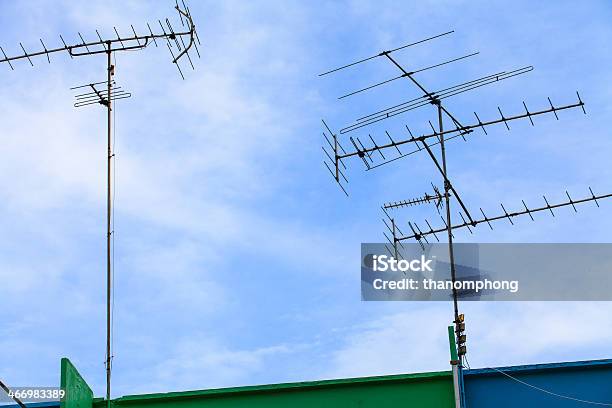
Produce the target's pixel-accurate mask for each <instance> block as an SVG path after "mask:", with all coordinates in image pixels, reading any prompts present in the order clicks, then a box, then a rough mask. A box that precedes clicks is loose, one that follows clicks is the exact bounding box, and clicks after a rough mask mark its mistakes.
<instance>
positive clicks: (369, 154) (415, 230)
mask: <svg viewBox="0 0 612 408" xmlns="http://www.w3.org/2000/svg"><path fill="white" fill-rule="evenodd" d="M453 32H454V31H448V32H444V33H441V34H438V35H434V36H431V37H428V38H425V39H422V40H420V41H416V42H413V43H410V44H406V45H403V46H401V47H398V48H394V49H391V50H387V51H382V52H380V53H378V54H376V55H373V56H370V57H367V58H364V59H361V60H358V61H355V62H352V63H349V64H346V65H343V66H341V67H338V68H335V69H332V70H329V71H327V72H324V73H322V74H320V75H319V76H325V75H329V74H332V73H336V72H338V71H341V70H344V69H347V68H352V67H354V66H356V65H359V64H362V63H366V62H370V61H372V60H375V59H381V58H382V59H384V60H387V61H388V62H390V63H391V64H392V65H393V66H394V67H395V68H397V69H399V71H400V73H401V74H400V75H399V76H395V77H392V78H389V79H386V80H384V81H381V82H378V83H375V84H372V85H369V86H366V87H364V88H361V89H358V90H355V91H352V92H349V93H347V94H345V95H342V96H340V97H339V98H338V99H344V98H348V97H351V96H354V95H356V94H360V93H362V92H365V91H368V90H371V89H373V88H376V87H379V86H383V85H386V84H389V83H390V82H394V81H396V80H399V79H407V80H408V81H410V82H411V83H412V84H413V85H414V86H415V87H416V88H417V89H418V90H419V92H420V93H421V94H422V95H421V96H419V97H417V98H413V99H410V100H408V101H404V102H400V103H396V104H394V105H392V106H389V107H386V108H383V109H380V110H378V111H376V112H373V113H371V114H368V115H365V116H362V117H360V118H358V119H357V120H356V121H355V122H353V123H351V124H348V125H346V126H345V127H343V128H341V129H340V131H339V134H340V135H345V134H350V133H352V132H356V131H358V130H359V131H365V128H366V127H368V126H371V125H373V124H377V123H379V122H382V121H385V120H388V119H390V118H394V117H396V116H399V115H401V114H404V113H406V112H409V111H412V110H414V109H417V108H420V107H423V106H427V105H432V106H434V107H435V109H436V113H437V118H436V119H437V126H434V125H433V124H432V123H431V122H430V123H429V125H430V127H431V133H424V134H421V135H418V136H415V135H414V134H413V133H412V131H411V130H410V128H409V127H408V126H405V127H406V131H407V136H406V137H400V138H398V137H397V136H396V137H395V138H394V137H393V136H392V135H391V133H390V132H389V131H384V137H383V140H382V141H381V140H378V141H377V140H376V139H375V138H374V137H372V135H371V134H369V133H366V136H365V137H367V139H369V140H367V139H365V138H364V140H366V141H365V143H364V142H362V141H361V139H360V138H359V137H358V136H352V135H348V142H349V143H350V146H351V147H349V148H347V149H345V148H344V147H343V146H342V144H341V143H340V140H339V139H340V137H339V135H338V134H337V133H336V132H334V131H332V129H331V128H330V126H328V124H327V123H326V122H325V121H323V125H324V130H323V137H324V139H325V141H326V143H327V145H324V146H323V152H324V153H325V160H324V161H323V163H324V164H325V166H326V167H327V169H328V170H329V172H330V173H331V175H332V177H333V178H334V180H335V182H336V183H337V184H338V186H339V187H340V188H341V189H342V191H343V192H344V194H346V195H347V196H348V192H347V189H346V188H345V187H346V185H347V183H348V178H347V177H346V175H345V172H346V171H347V166H346V164H345V161H347V160H348V159H350V158H353V157H358V158H359V159H360V160H361V161H362V162H363V164H364V165H365V168H366V171H370V170H373V169H375V168H378V167H380V166H383V165H386V164H389V163H391V162H394V161H396V160H398V159H401V158H403V157H406V156H409V155H412V154H415V153H418V152H422V151H424V152H426V153H427V155H428V156H429V157H430V158H431V161H432V162H433V164H434V166H435V167H436V169H437V171H438V173H439V174H440V176H441V178H442V182H443V188H442V191H440V189H439V188H438V187H436V186H435V185H433V184H432V187H433V192H427V193H425V195H424V196H420V197H416V198H412V199H408V200H402V201H399V202H392V203H387V204H384V205H383V207H382V209H383V211H384V214H385V216H386V219H384V218H383V222H384V224H385V226H386V227H387V229H388V230H389V233H390V234H391V237H389V236H388V235H387V234H386V233H384V235H385V237H386V238H387V240H388V241H389V243H390V244H391V246H392V247H391V248H390V247H387V250H388V251H389V253H390V254H391V256H394V257H395V258H399V257H401V250H400V247H403V245H402V242H403V241H406V240H408V239H415V240H416V241H418V242H419V243H420V244H421V246H422V247H423V248H424V245H423V241H425V242H428V241H427V237H428V236H429V235H433V236H434V238H435V239H436V240H437V241H438V242H439V241H440V240H439V238H438V236H437V235H436V234H437V233H445V234H446V235H447V241H448V252H449V259H450V274H451V280H452V283H453V293H452V294H453V309H454V324H455V338H456V345H457V355H458V361H455V362H452V363H453V371H455V369H457V370H458V375H457V378H459V379H460V378H461V369H462V367H463V363H464V357H465V354H466V352H467V349H466V347H465V342H466V336H465V334H464V332H465V323H464V315H463V314H460V313H459V304H458V293H457V290H456V289H455V282H456V281H457V276H456V271H455V260H454V251H453V240H454V235H453V230H454V229H460V228H467V229H468V230H469V231H470V233H471V232H472V228H475V227H476V226H477V225H479V224H481V223H485V222H486V223H487V224H488V225H489V227H490V228H491V229H492V228H493V227H492V225H491V222H492V221H496V220H499V219H502V218H506V219H508V221H510V223H513V221H512V218H514V217H517V216H521V215H529V216H530V217H531V219H532V220H534V218H533V216H532V213H534V212H539V211H550V212H551V214H552V215H553V216H554V212H553V211H552V210H553V209H554V208H558V207H563V206H569V205H571V206H572V207H573V208H574V210H575V211H577V210H576V204H582V203H586V202H590V201H593V202H595V204H597V206H599V203H598V200H601V199H604V198H609V197H612V194H604V195H598V196H596V195H595V194H594V193H593V191H592V190H591V189H590V188H589V191H590V193H591V195H590V196H587V197H585V198H582V199H579V200H573V199H572V198H571V197H570V195H569V193H567V192H566V194H567V198H568V201H566V202H562V203H558V204H553V205H551V204H549V202H548V200H547V199H546V197H545V196H544V201H545V203H546V205H545V206H543V207H538V208H531V209H530V208H529V207H528V206H527V204H525V201H522V203H523V206H524V210H519V211H515V212H511V213H508V212H507V211H506V209H505V207H504V206H503V204H502V205H501V207H502V209H503V212H504V214H503V215H497V216H494V217H487V216H486V215H485V213H484V211H483V210H482V208H480V212H481V213H482V218H477V217H475V216H473V215H472V214H471V212H470V211H469V210H468V207H467V205H466V204H465V202H464V201H463V200H462V198H461V195H460V194H459V193H458V191H457V189H456V188H455V187H454V185H453V183H452V182H451V180H450V177H449V174H448V170H447V154H446V147H447V146H446V145H447V142H448V141H450V140H452V139H456V138H458V137H461V138H462V139H463V140H467V139H466V136H468V135H470V134H471V133H473V132H474V130H476V129H478V128H480V129H481V130H482V131H483V132H484V133H485V134H487V130H486V127H489V126H492V125H496V124H501V123H503V124H504V125H505V127H506V128H507V129H508V130H510V126H509V123H510V122H512V121H515V120H520V119H529V121H530V122H531V125H532V126H534V125H535V124H534V121H533V117H536V116H544V115H548V114H554V116H555V118H556V119H557V120H559V116H558V114H557V113H558V112H560V111H565V110H570V109H575V108H581V109H582V111H583V113H584V114H586V111H585V109H584V102H583V101H582V99H581V98H580V95H579V94H578V92H576V101H575V102H573V103H570V104H567V105H560V106H555V105H554V104H553V103H552V101H551V100H550V98H548V105H549V107H546V108H542V109H540V110H537V111H530V110H529V109H528V108H527V105H526V104H525V102H523V104H522V107H523V108H524V111H525V113H521V114H515V115H512V116H505V115H504V114H503V113H502V111H501V108H499V107H498V108H497V110H498V112H499V114H500V117H499V118H496V119H490V120H486V121H482V120H481V119H480V117H479V116H478V114H477V113H476V112H474V116H475V118H476V121H473V122H471V123H468V122H463V121H459V120H458V119H457V117H455V116H454V115H453V114H452V113H451V112H450V111H449V110H448V109H447V108H446V107H445V106H444V105H443V103H442V101H443V100H445V99H447V98H450V97H453V96H455V95H459V94H462V93H465V92H468V91H472V90H475V89H478V88H480V87H483V86H486V85H490V84H494V83H497V82H499V81H502V80H506V79H509V78H512V77H515V76H518V75H522V74H525V73H528V72H530V71H532V70H533V67H532V66H526V67H522V68H518V69H512V70H509V71H501V72H496V73H493V74H489V75H485V76H482V77H479V78H476V79H472V80H469V81H466V82H462V83H459V84H455V85H450V86H447V87H444V88H441V89H439V90H437V91H433V92H432V91H428V90H427V89H426V88H425V87H424V86H423V85H422V83H421V82H420V80H417V79H416V78H415V75H416V74H418V73H420V72H423V71H427V70H430V69H436V68H439V67H442V66H445V65H448V64H452V63H455V62H457V61H461V60H464V59H467V58H470V57H473V56H475V55H477V54H478V52H474V53H470V54H466V55H462V56H459V57H455V58H452V59H448V60H445V61H442V62H439V63H437V64H434V65H430V66H426V67H423V68H419V69H414V70H407V69H405V68H404V67H403V66H402V65H401V64H400V63H399V62H398V61H397V60H396V59H395V58H394V57H393V56H392V55H395V53H396V52H398V51H403V50H405V49H407V48H409V47H413V46H417V45H421V44H423V43H426V42H429V41H432V40H435V39H438V38H440V37H445V36H447V35H449V34H452V33H453ZM445 117H446V118H447V119H448V120H450V122H451V126H450V127H445V125H444V118H445ZM362 137H364V136H362ZM435 145H439V146H440V153H439V155H440V159H438V157H437V156H436V154H435V153H434V151H433V150H432V147H433V146H435ZM408 146H415V147H416V148H410V150H409V151H405V150H404V151H402V149H404V148H406V147H408ZM375 153H376V155H379V156H380V159H381V161H378V160H375V157H374V156H375ZM451 199H454V201H455V202H456V203H457V205H458V207H459V209H460V211H459V213H458V215H459V216H460V217H461V220H462V222H461V223H453V220H452V211H451V210H452V209H451ZM428 203H435V206H436V209H437V210H438V213H440V210H441V208H442V207H445V209H444V216H440V218H441V221H442V223H443V226H442V227H439V228H434V227H432V226H431V224H430V223H429V221H428V220H425V222H426V223H427V226H428V229H425V230H421V228H420V227H419V226H418V225H417V224H416V223H413V222H409V223H408V225H409V227H410V230H411V232H412V233H411V234H404V233H403V232H402V231H401V230H400V229H399V227H398V225H397V222H396V220H395V218H394V217H392V216H391V215H390V214H389V211H391V210H394V209H398V208H402V207H409V206H415V205H422V204H428ZM398 246H399V247H398ZM458 381H460V380H458ZM460 388H461V387H460V386H458V388H457V389H460ZM456 400H457V404H458V405H457V406H464V403H463V401H462V400H463V397H462V396H461V395H459V394H457V395H456Z"/></svg>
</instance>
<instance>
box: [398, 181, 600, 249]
mask: <svg viewBox="0 0 612 408" xmlns="http://www.w3.org/2000/svg"><path fill="white" fill-rule="evenodd" d="M589 191H590V192H591V196H588V197H585V198H582V199H579V200H573V199H572V198H571V197H570V196H569V194H567V196H568V201H564V202H561V203H557V204H552V205H551V204H550V203H549V202H548V200H547V199H546V197H544V201H545V203H546V205H544V206H541V207H537V208H529V207H527V204H525V202H524V201H523V202H522V204H523V207H524V210H520V211H515V212H510V213H509V212H507V211H506V209H505V207H504V206H503V204H502V209H503V212H504V213H503V214H499V215H495V216H487V215H486V214H485V213H484V211H482V209H481V213H482V215H483V216H482V218H480V219H474V220H472V221H470V222H466V221H465V220H464V222H463V223H460V224H455V225H453V226H452V227H451V229H453V230H455V229H461V228H466V227H467V228H469V227H476V226H477V225H479V224H482V223H487V225H488V226H489V227H490V228H491V229H493V226H492V224H491V222H492V221H499V220H503V219H507V220H509V221H512V218H514V217H519V216H522V215H529V216H530V217H531V219H532V220H534V218H533V216H532V214H533V213H536V212H540V211H550V212H551V214H552V216H553V217H554V215H555V214H554V212H553V211H552V210H553V209H555V208H561V207H567V206H572V207H573V209H574V211H576V212H577V211H578V210H577V209H576V204H583V203H587V202H590V201H593V202H595V204H596V205H597V206H598V207H599V202H598V200H603V199H605V198H610V197H612V193H611V194H603V195H598V196H596V195H595V194H593V191H592V190H591V189H590V187H589ZM447 230H448V227H447V226H446V225H445V226H444V227H441V228H437V229H434V228H431V227H430V229H429V230H426V231H423V232H422V233H420V234H412V235H405V236H401V237H398V238H397V240H398V241H405V240H409V239H417V238H419V239H420V238H422V237H424V236H427V235H431V234H436V233H441V232H445V231H447ZM470 232H471V231H470Z"/></svg>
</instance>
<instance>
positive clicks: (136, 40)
mask: <svg viewBox="0 0 612 408" xmlns="http://www.w3.org/2000/svg"><path fill="white" fill-rule="evenodd" d="M174 8H175V10H176V11H177V13H178V17H179V19H180V24H181V27H183V28H182V30H179V31H176V30H175V29H174V28H173V27H172V24H171V22H170V20H169V19H168V18H166V19H165V20H164V21H163V22H162V20H157V22H158V24H159V28H157V27H156V26H155V24H154V25H153V28H152V27H151V25H150V24H149V23H147V24H146V25H147V29H146V31H145V33H144V34H138V33H137V31H136V29H135V28H134V26H133V25H130V28H131V32H132V33H131V34H127V35H121V34H119V31H118V30H117V28H116V27H113V30H114V32H115V35H116V37H112V38H106V39H104V38H103V37H102V36H101V35H100V33H99V32H98V30H96V31H95V32H96V37H97V39H94V40H93V41H86V40H85V39H84V38H83V36H82V35H81V33H77V34H78V37H79V40H80V41H79V40H77V41H76V42H74V43H70V44H69V43H66V41H65V40H64V38H63V37H62V35H59V39H60V41H61V45H60V46H57V47H54V48H47V46H46V45H45V43H44V42H43V40H42V39H40V45H41V46H42V50H40V49H39V50H38V51H35V52H28V51H26V49H25V47H24V46H23V44H22V43H19V46H20V48H21V50H22V51H23V53H22V54H18V55H14V56H10V57H9V56H7V54H6V52H5V51H4V49H3V48H2V47H0V52H2V57H3V58H0V63H3V62H4V63H6V64H7V65H8V67H9V68H10V69H11V70H14V69H15V66H14V63H15V62H16V61H19V60H23V61H25V60H27V62H28V63H29V64H30V65H31V66H34V62H33V60H34V59H36V57H45V59H46V60H47V62H48V63H51V55H52V54H53V55H55V54H58V53H63V52H66V53H68V55H69V56H70V58H71V59H75V58H78V57H85V56H92V55H98V54H105V55H106V80H105V81H102V82H96V83H88V84H86V85H82V86H77V87H74V88H71V89H72V90H75V91H76V92H77V95H76V96H75V98H76V102H75V104H74V106H75V107H82V106H88V105H93V104H100V105H102V106H104V107H105V108H106V112H107V183H106V184H107V185H106V187H107V188H106V210H107V211H106V356H105V363H104V364H105V370H106V401H107V406H108V407H109V408H110V397H111V371H112V350H111V319H112V310H111V309H112V307H111V298H112V275H113V271H112V264H111V240H112V239H113V237H112V235H113V230H112V196H111V188H112V179H111V172H112V160H113V158H114V153H113V146H112V138H111V129H112V127H111V118H112V116H111V112H112V110H113V104H114V102H115V101H117V100H119V99H126V98H129V97H130V96H131V94H130V93H129V92H126V91H125V90H123V89H122V88H121V87H118V86H116V84H115V81H114V80H113V76H114V75H115V66H114V65H113V64H112V57H113V55H114V53H116V52H122V51H138V50H143V49H145V48H147V47H148V46H150V45H151V44H154V45H155V47H158V43H157V40H160V42H161V43H163V42H164V40H165V43H166V46H167V48H168V51H169V52H170V55H171V57H172V63H173V64H174V65H175V66H176V67H177V70H178V72H179V74H180V76H181V78H183V79H185V76H184V75H183V71H182V69H181V66H180V64H179V62H180V61H183V60H184V59H185V58H184V57H186V59H187V60H188V62H189V65H190V66H191V67H192V69H195V67H194V65H193V61H192V58H191V55H190V54H189V51H191V50H192V48H193V49H194V50H195V52H196V54H197V56H198V58H199V57H200V51H199V50H198V44H200V39H199V37H198V33H197V31H196V27H195V24H194V23H193V19H192V16H191V12H190V10H189V7H188V6H187V5H186V4H185V2H184V1H183V0H181V5H180V6H179V4H178V0H175V7H174ZM147 32H148V34H147Z"/></svg>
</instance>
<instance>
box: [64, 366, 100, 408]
mask: <svg viewBox="0 0 612 408" xmlns="http://www.w3.org/2000/svg"><path fill="white" fill-rule="evenodd" d="M60 388H61V389H62V390H64V391H66V395H65V396H64V398H62V399H61V400H60V408H91V406H92V400H93V392H92V391H91V388H89V385H87V382H85V380H84V379H83V377H81V374H79V372H78V371H77V369H76V368H75V367H74V366H73V365H72V363H71V362H70V360H68V359H67V358H62V362H61V375H60Z"/></svg>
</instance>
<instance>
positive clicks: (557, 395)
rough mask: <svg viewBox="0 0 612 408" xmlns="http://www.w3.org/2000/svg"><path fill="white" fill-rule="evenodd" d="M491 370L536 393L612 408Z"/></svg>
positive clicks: (609, 405) (604, 403)
mask: <svg viewBox="0 0 612 408" xmlns="http://www.w3.org/2000/svg"><path fill="white" fill-rule="evenodd" d="M489 370H494V371H497V372H498V373H500V374H503V375H505V376H506V377H508V378H510V379H511V380H514V381H516V382H518V383H520V384H523V385H524V386H527V387H529V388H532V389H534V390H536V391H540V392H543V393H545V394H548V395H552V396H554V397H558V398H563V399H567V400H571V401H576V402H581V403H583V404H591V405H599V406H604V407H612V403H607V402H596V401H589V400H583V399H580V398H575V397H570V396H568V395H562V394H557V393H556V392H552V391H549V390H546V389H544V388H540V387H536V386H535V385H532V384H529V383H526V382H525V381H522V380H519V379H518V378H515V377H513V376H511V375H510V374H508V373H506V372H504V371H502V370H499V369H497V368H489Z"/></svg>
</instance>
